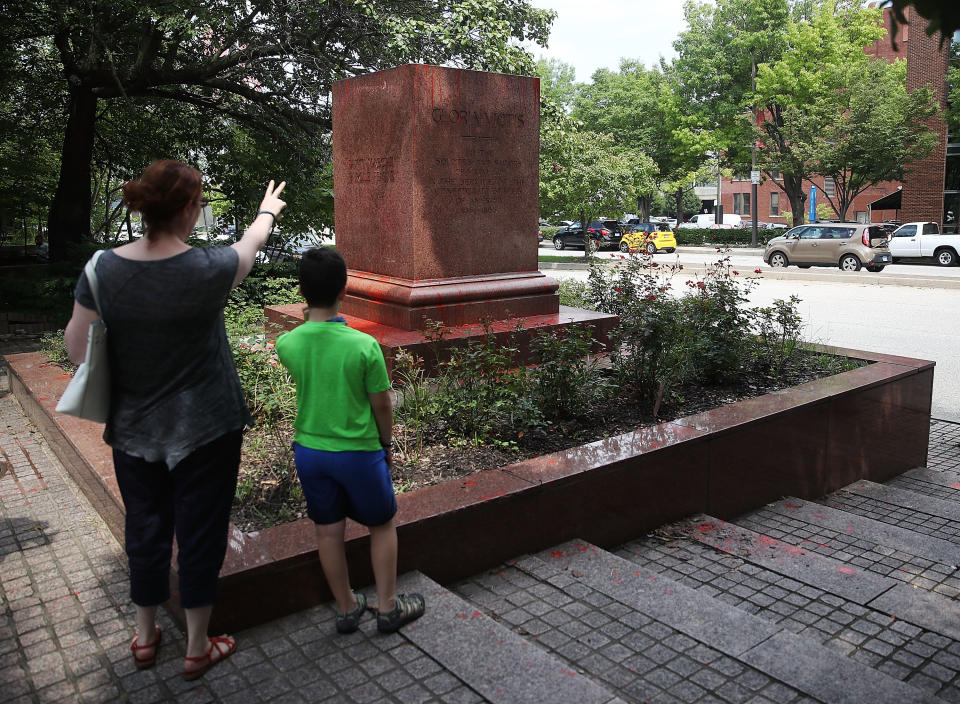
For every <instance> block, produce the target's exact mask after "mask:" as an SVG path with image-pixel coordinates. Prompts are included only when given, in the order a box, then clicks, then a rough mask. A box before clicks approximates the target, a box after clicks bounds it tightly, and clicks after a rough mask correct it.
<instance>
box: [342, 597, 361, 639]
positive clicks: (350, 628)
mask: <svg viewBox="0 0 960 704" xmlns="http://www.w3.org/2000/svg"><path fill="white" fill-rule="evenodd" d="M353 596H354V597H355V598H356V600H357V607H356V608H355V609H354V610H353V611H347V612H346V613H340V612H337V633H353V632H354V631H356V630H357V629H358V628H360V617H361V616H363V612H364V611H366V610H367V597H366V596H364V594H363V593H362V592H354V593H353Z"/></svg>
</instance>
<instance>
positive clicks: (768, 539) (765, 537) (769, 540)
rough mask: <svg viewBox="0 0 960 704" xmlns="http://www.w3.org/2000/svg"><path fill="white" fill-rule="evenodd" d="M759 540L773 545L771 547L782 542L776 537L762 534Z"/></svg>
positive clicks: (764, 543) (761, 542)
mask: <svg viewBox="0 0 960 704" xmlns="http://www.w3.org/2000/svg"><path fill="white" fill-rule="evenodd" d="M757 542H758V543H760V544H761V545H769V546H771V547H772V546H774V545H779V544H780V541H778V540H776V539H774V538H771V537H770V536H769V535H761V536H760V537H759V538H758V539H757Z"/></svg>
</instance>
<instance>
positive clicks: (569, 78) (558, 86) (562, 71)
mask: <svg viewBox="0 0 960 704" xmlns="http://www.w3.org/2000/svg"><path fill="white" fill-rule="evenodd" d="M533 70H534V74H535V75H536V76H538V77H539V78H540V95H541V96H543V97H545V98H549V99H550V100H552V101H553V102H554V103H556V104H557V105H559V106H560V107H561V108H563V109H564V110H565V111H567V112H569V111H570V109H571V108H572V107H573V103H574V100H575V98H576V95H577V90H578V89H579V86H578V85H577V82H576V70H575V69H574V68H573V66H571V65H570V64H567V63H564V62H563V61H560V60H559V59H547V58H543V57H541V58H540V59H538V60H537V63H536V65H535V66H534V69H533Z"/></svg>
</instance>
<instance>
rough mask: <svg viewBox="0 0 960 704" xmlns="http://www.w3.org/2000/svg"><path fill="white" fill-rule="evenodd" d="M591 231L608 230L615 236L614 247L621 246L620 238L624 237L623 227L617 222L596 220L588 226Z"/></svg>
mask: <svg viewBox="0 0 960 704" xmlns="http://www.w3.org/2000/svg"><path fill="white" fill-rule="evenodd" d="M587 229H589V230H608V231H609V232H610V234H611V235H612V236H613V239H614V245H618V244H620V238H622V237H623V225H622V224H620V223H619V222H617V221H616V220H594V221H593V222H591V223H590V224H589V225H587Z"/></svg>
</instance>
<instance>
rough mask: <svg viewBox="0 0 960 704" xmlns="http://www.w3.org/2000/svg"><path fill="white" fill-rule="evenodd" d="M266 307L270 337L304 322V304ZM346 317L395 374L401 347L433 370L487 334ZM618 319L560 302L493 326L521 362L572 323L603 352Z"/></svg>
mask: <svg viewBox="0 0 960 704" xmlns="http://www.w3.org/2000/svg"><path fill="white" fill-rule="evenodd" d="M264 311H265V313H266V316H267V325H268V328H269V329H268V331H267V333H268V335H269V336H270V337H276V336H277V335H278V334H280V333H281V332H283V331H285V330H292V329H293V328H295V327H296V326H297V325H299V324H300V323H302V322H303V305H302V304H294V305H286V306H269V307H267V308H265V309H264ZM344 317H345V318H346V319H347V324H348V325H349V326H350V327H352V328H354V329H356V330H360V331H362V332H365V333H367V334H369V335H372V336H373V337H375V338H376V339H377V342H379V343H380V349H381V350H383V356H384V358H385V359H386V361H387V371H388V372H390V374H391V376H392V375H393V361H394V357H395V356H396V353H397V350H398V349H400V348H401V347H402V348H403V349H405V350H406V351H407V352H409V353H411V354H414V355H416V356H418V357H422V358H423V361H424V367H425V368H426V370H427V372H428V373H430V372H432V371H433V370H434V369H435V368H436V365H437V364H438V363H439V362H443V361H445V360H447V359H449V357H450V350H451V349H453V348H455V347H462V346H463V345H466V344H467V343H468V342H470V341H477V340H478V339H479V338H481V337H482V336H483V334H484V330H483V327H482V326H480V325H476V324H474V325H458V326H451V327H448V328H447V329H446V331H445V333H444V336H443V340H442V341H441V342H428V341H427V340H426V339H424V336H423V332H421V331H418V330H403V329H401V328H397V327H392V326H389V325H382V324H380V323H375V322H372V321H369V320H364V319H363V318H358V317H355V316H352V315H344ZM616 322H617V316H615V315H609V314H607V313H596V312H594V311H590V310H583V309H581V308H568V307H566V306H560V310H559V312H558V313H554V314H552V315H534V316H530V317H526V318H508V319H506V320H498V321H495V322H494V323H492V325H491V328H492V333H493V334H494V336H495V337H496V338H497V339H498V340H502V341H503V343H504V344H506V343H507V342H508V340H509V337H510V336H511V335H513V336H514V340H513V342H512V345H514V346H516V347H517V348H518V349H519V355H518V356H519V359H518V360H517V364H525V363H526V362H527V361H529V359H530V340H531V339H532V338H533V337H535V336H536V335H538V334H540V333H542V332H556V331H557V330H562V329H564V328H567V327H569V326H571V325H574V326H580V327H583V326H586V327H589V328H591V334H592V335H593V337H594V339H595V340H597V343H598V344H597V347H596V349H595V350H594V352H601V351H603V350H604V349H605V348H606V346H607V344H608V342H609V334H610V330H611V329H612V328H613V326H614V324H615V323H616ZM518 324H520V326H521V329H520V330H518V329H517V327H518Z"/></svg>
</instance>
